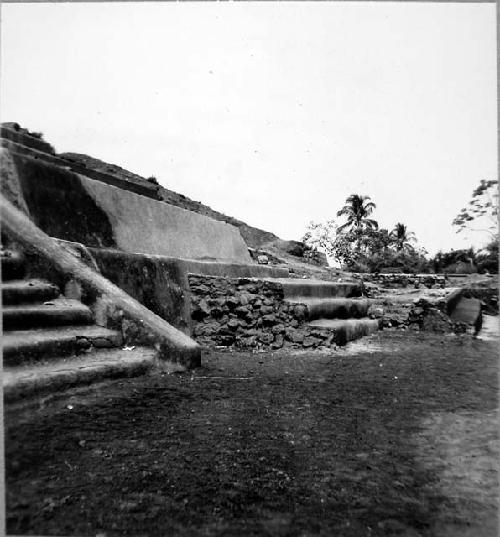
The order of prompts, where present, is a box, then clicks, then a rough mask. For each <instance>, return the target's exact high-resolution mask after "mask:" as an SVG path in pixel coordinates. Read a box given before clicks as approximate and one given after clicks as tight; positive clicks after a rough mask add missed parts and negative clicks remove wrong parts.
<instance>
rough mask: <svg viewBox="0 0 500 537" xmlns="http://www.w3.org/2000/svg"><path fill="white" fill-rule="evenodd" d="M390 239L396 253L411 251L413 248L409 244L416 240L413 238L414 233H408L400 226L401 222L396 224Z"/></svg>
mask: <svg viewBox="0 0 500 537" xmlns="http://www.w3.org/2000/svg"><path fill="white" fill-rule="evenodd" d="M391 239H392V241H393V242H394V244H395V246H396V250H398V251H401V250H407V249H412V248H413V246H412V245H411V244H410V243H411V242H415V241H416V240H417V239H416V238H415V233H413V231H408V228H407V227H406V226H405V224H402V223H401V222H398V223H397V224H396V225H395V226H394V229H393V230H392V231H391Z"/></svg>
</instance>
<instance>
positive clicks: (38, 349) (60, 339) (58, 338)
mask: <svg viewBox="0 0 500 537" xmlns="http://www.w3.org/2000/svg"><path fill="white" fill-rule="evenodd" d="M121 344H122V336H121V334H120V332H117V331H115V330H108V329H107V328H103V327H101V326H96V325H90V326H89V325H84V326H66V327H59V328H55V329H54V328H53V329H50V328H49V329H47V328H44V329H42V328H38V329H36V330H13V331H10V332H4V333H3V337H2V345H3V361H4V365H9V366H15V365H20V364H22V363H28V362H29V363H32V362H33V361H36V360H38V361H40V360H47V359H51V357H53V356H65V355H68V354H75V353H77V352H82V351H84V350H86V349H88V348H90V347H98V348H101V347H119V346H120V345H121Z"/></svg>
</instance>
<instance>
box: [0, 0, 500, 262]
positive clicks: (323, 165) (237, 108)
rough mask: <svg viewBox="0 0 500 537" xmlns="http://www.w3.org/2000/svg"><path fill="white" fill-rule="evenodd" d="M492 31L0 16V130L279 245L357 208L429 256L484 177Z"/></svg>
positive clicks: (453, 239)
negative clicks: (166, 191) (27, 134)
mask: <svg viewBox="0 0 500 537" xmlns="http://www.w3.org/2000/svg"><path fill="white" fill-rule="evenodd" d="M495 32H496V22H495V5H494V4H463V3H461V4H431V3H416V4H412V3H410V4H408V3H380V4H377V3H344V2H339V3H335V2H317V3H316V2H311V3H305V2H304V3H302V2H291V3H286V2H279V3H277V2H276V3H275V2H261V3H251V2H243V3H206V4H200V3H165V4H161V3H150V4H148V3H137V4H135V3H123V4H120V3H114V4H104V3H97V4H96V3H92V4H4V5H3V6H2V36H1V39H2V43H1V44H2V58H1V59H2V64H1V75H2V77H1V91H2V102H1V119H2V121H17V122H18V123H20V124H21V125H22V126H24V127H27V128H29V129H30V130H34V131H42V132H43V133H44V135H45V139H46V140H47V141H49V142H50V143H52V144H53V145H55V147H56V150H57V151H58V152H63V151H74V152H79V153H86V154H89V155H91V156H94V157H97V158H100V159H103V160H106V161H109V162H112V163H114V164H118V165H120V166H123V167H124V168H127V169H130V170H131V171H134V172H136V173H139V174H141V175H144V176H149V175H155V176H156V177H158V179H159V180H160V182H161V183H162V184H163V185H164V186H166V187H167V188H170V189H172V190H175V191H177V192H180V193H183V194H185V195H187V196H189V197H192V198H194V199H196V200H200V201H202V202H203V203H205V204H207V205H210V206H211V207H213V208H214V209H217V210H220V211H222V212H224V213H226V214H228V215H231V216H235V217H237V218H240V219H241V220H244V221H246V222H247V223H249V224H251V225H255V226H258V227H261V228H263V229H266V230H269V231H273V232H274V233H276V234H277V235H279V236H280V237H282V238H285V239H299V238H300V237H301V236H302V234H303V232H304V230H305V228H306V225H307V223H308V222H309V221H310V220H315V221H319V220H326V219H328V218H332V217H334V216H335V214H336V212H337V210H338V209H339V208H340V207H341V206H342V204H343V201H344V200H345V198H346V197H347V196H348V195H349V194H351V193H360V194H367V195H370V196H371V197H372V200H373V201H374V202H375V203H376V204H377V210H376V212H375V214H374V217H375V218H376V219H378V221H379V223H380V224H381V226H383V227H389V228H390V229H392V227H393V226H394V224H395V223H396V222H398V221H402V222H404V223H406V224H407V225H408V228H409V229H410V230H413V231H414V232H415V233H416V235H417V238H418V239H419V243H420V245H422V246H424V247H426V248H427V250H428V251H429V252H430V253H434V252H436V251H437V250H438V249H445V250H448V249H450V248H461V247H465V246H468V245H469V244H470V243H471V242H472V240H464V239H462V238H461V236H460V235H456V234H455V232H454V230H453V229H452V227H451V221H452V219H453V218H454V216H455V215H456V214H457V213H458V211H459V210H460V209H461V208H462V206H464V205H465V204H466V203H467V202H468V200H469V199H470V195H471V192H472V190H473V189H474V188H475V186H477V184H478V183H479V180H480V179H483V178H484V179H494V178H496V177H497V135H496V129H497V112H496V99H497V94H496V34H495ZM471 237H472V238H473V239H474V243H475V244H476V245H480V244H481V242H484V240H481V239H484V237H482V236H480V235H479V236H477V235H472V236H471Z"/></svg>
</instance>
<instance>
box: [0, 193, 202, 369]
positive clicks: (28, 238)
mask: <svg viewBox="0 0 500 537" xmlns="http://www.w3.org/2000/svg"><path fill="white" fill-rule="evenodd" d="M0 216H1V222H2V226H3V228H4V229H5V230H6V231H7V232H8V234H9V235H10V236H11V237H12V238H13V239H14V240H16V241H18V242H19V243H20V244H21V245H22V246H23V247H25V248H26V249H27V250H28V251H31V252H33V253H35V254H36V255H39V256H40V257H41V258H42V259H44V260H47V261H48V262H50V263H51V264H52V265H53V266H54V268H56V269H57V270H59V271H61V272H62V273H63V274H65V275H68V276H70V277H71V278H74V279H75V280H76V281H77V282H79V283H80V284H81V285H82V286H83V287H84V288H87V289H90V290H92V291H93V293H94V294H95V295H96V296H98V297H99V298H100V299H101V302H103V303H105V304H106V305H107V309H108V310H113V311H114V312H115V313H116V312H117V311H118V312H120V313H121V312H122V313H123V315H124V316H125V317H127V318H128V319H129V320H131V321H132V322H135V323H136V324H137V325H139V326H140V327H141V330H142V331H143V332H144V333H145V334H147V338H148V340H149V341H150V342H151V343H152V344H153V345H154V347H155V348H156V350H157V351H158V357H159V358H160V359H161V360H166V361H169V362H175V363H177V364H179V365H182V366H184V367H188V368H189V367H196V366H197V365H199V364H200V360H201V347H200V346H199V345H198V344H197V343H196V342H195V341H194V340H192V339H191V338H190V337H189V336H187V335H186V334H184V333H183V332H181V331H180V330H178V329H177V328H175V327H173V326H172V325H170V324H169V323H168V322H167V321H165V320H164V319H162V318H161V317H159V316H158V315H156V314H154V313H153V312H152V311H150V310H149V309H147V308H146V307H145V306H143V305H142V304H140V303H139V302H137V301H136V300H135V299H133V298H132V297H131V296H130V295H128V294H127V293H125V292H124V291H123V290H122V289H120V288H119V287H117V286H116V285H114V284H113V283H111V282H110V281H109V280H107V279H106V278H104V277H103V276H102V275H101V274H99V273H97V272H95V271H94V270H92V269H91V268H90V267H88V266H87V265H86V264H85V263H83V262H82V261H81V260H79V259H78V258H77V257H75V256H74V255H72V254H71V253H70V252H69V251H67V250H66V249H65V248H63V247H62V246H61V245H60V244H59V243H58V242H57V241H56V240H55V239H53V238H52V237H50V236H49V235H47V234H46V233H44V232H43V231H42V230H41V229H40V228H38V227H37V226H36V225H35V224H34V223H33V222H32V221H31V220H30V219H29V218H28V217H27V216H26V215H25V214H24V213H23V212H21V211H20V210H18V209H16V207H14V205H13V204H12V203H10V202H9V201H8V200H7V199H6V198H5V197H4V196H3V195H1V194H0Z"/></svg>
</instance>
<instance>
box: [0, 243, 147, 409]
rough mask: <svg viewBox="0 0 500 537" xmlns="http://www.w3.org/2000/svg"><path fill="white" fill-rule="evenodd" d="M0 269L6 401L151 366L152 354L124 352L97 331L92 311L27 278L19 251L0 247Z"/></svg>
mask: <svg viewBox="0 0 500 537" xmlns="http://www.w3.org/2000/svg"><path fill="white" fill-rule="evenodd" d="M1 265H2V284H1V286H2V306H3V307H2V313H3V334H2V347H3V388H4V400H5V401H6V402H12V401H16V400H19V399H24V398H26V397H29V396H33V395H44V394H47V393H48V392H52V391H60V390H63V389H65V388H69V387H72V386H78V385H82V384H89V383H92V382H95V381H98V380H102V379H104V378H110V377H119V376H131V375H136V374H141V373H143V372H145V371H146V370H147V369H149V368H150V367H151V366H152V365H153V361H154V351H153V349H149V348H144V347H135V348H134V349H130V350H124V349H122V348H121V344H122V336H121V334H120V333H119V332H117V331H114V330H109V329H107V328H104V327H101V326H97V325H96V324H95V322H94V315H93V313H92V311H91V310H90V308H88V307H87V306H86V305H84V304H82V303H81V302H80V301H79V300H75V299H69V298H65V297H64V296H62V295H61V290H60V289H59V288H58V287H57V286H56V285H54V284H53V283H51V282H49V281H46V280H42V279H38V278H30V277H29V275H27V266H26V261H25V258H24V256H23V254H22V253H21V252H19V251H16V250H14V249H8V248H4V247H3V246H2V251H1Z"/></svg>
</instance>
